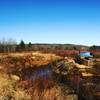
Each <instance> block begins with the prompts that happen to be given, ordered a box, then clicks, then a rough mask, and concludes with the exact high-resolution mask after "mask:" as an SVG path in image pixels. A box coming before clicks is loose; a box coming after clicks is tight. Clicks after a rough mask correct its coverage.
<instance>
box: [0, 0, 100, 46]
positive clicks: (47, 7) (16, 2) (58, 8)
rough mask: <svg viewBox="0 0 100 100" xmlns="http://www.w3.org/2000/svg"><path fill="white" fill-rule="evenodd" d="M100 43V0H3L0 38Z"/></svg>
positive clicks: (0, 16)
mask: <svg viewBox="0 0 100 100" xmlns="http://www.w3.org/2000/svg"><path fill="white" fill-rule="evenodd" d="M2 38H6V39H7V38H13V39H15V40H16V41H17V42H19V41H20V40H21V39H23V40H24V41H26V42H27V43H28V42H29V41H31V42H33V43H71V44H84V45H100V0H0V39H2Z"/></svg>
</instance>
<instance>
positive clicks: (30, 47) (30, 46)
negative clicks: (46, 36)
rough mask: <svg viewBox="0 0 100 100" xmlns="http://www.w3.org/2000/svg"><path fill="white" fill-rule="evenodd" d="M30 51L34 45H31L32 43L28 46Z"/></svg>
mask: <svg viewBox="0 0 100 100" xmlns="http://www.w3.org/2000/svg"><path fill="white" fill-rule="evenodd" d="M28 50H29V51H31V50H32V43H31V42H29V44H28Z"/></svg>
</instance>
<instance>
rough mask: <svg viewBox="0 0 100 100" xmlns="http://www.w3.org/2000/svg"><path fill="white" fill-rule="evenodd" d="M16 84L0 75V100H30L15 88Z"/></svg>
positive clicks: (4, 75)
mask: <svg viewBox="0 0 100 100" xmlns="http://www.w3.org/2000/svg"><path fill="white" fill-rule="evenodd" d="M17 84H18V82H17V81H15V80H12V79H10V78H9V77H8V75H6V74H4V73H0V100H30V96H29V95H28V94H27V93H26V91H25V90H23V89H21V88H18V87H17Z"/></svg>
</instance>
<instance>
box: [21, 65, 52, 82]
mask: <svg viewBox="0 0 100 100" xmlns="http://www.w3.org/2000/svg"><path fill="white" fill-rule="evenodd" d="M23 72H24V74H23V79H24V80H31V81H33V82H34V81H35V80H38V79H40V78H41V79H42V78H43V79H48V78H50V77H52V68H51V66H50V65H48V66H47V67H44V68H40V69H38V70H32V69H27V70H23Z"/></svg>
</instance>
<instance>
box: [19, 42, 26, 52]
mask: <svg viewBox="0 0 100 100" xmlns="http://www.w3.org/2000/svg"><path fill="white" fill-rule="evenodd" d="M19 46H20V49H21V51H24V50H25V43H24V41H23V40H21V42H20V44H19Z"/></svg>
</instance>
